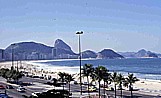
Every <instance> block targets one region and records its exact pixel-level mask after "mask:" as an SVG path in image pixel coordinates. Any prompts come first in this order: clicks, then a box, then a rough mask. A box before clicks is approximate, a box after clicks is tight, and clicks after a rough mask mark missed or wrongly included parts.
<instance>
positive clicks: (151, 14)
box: [0, 0, 161, 53]
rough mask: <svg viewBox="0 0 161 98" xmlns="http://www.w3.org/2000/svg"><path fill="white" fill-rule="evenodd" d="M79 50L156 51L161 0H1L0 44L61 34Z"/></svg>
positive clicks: (52, 38) (48, 39)
mask: <svg viewBox="0 0 161 98" xmlns="http://www.w3.org/2000/svg"><path fill="white" fill-rule="evenodd" d="M81 30H83V31H84V34H83V35H82V36H81V41H82V50H87V49H91V50H94V51H96V52H97V51H100V50H102V49H103V48H111V49H114V50H115V51H138V50H139V49H142V48H145V49H147V50H151V51H155V52H160V53H161V44H160V42H161V0H0V48H3V49H4V48H6V47H7V46H9V45H10V44H11V43H13V42H16V43H17V42H23V41H36V42H41V43H44V44H46V45H49V46H53V45H54V41H55V40H56V39H57V38H60V39H63V40H64V41H65V42H66V43H67V44H69V45H70V46H71V47H72V49H73V50H74V51H75V52H77V50H78V49H77V47H78V36H77V35H76V34H75V33H76V31H81Z"/></svg>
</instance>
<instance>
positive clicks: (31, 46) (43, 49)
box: [5, 42, 52, 54]
mask: <svg viewBox="0 0 161 98" xmlns="http://www.w3.org/2000/svg"><path fill="white" fill-rule="evenodd" d="M12 49H13V50H14V54H18V53H24V52H25V53H29V54H30V53H32V52H37V53H51V49H52V47H49V46H46V45H43V44H40V43H35V42H21V43H15V44H11V45H10V46H9V47H7V48H6V49H5V53H6V52H7V53H11V52H12Z"/></svg>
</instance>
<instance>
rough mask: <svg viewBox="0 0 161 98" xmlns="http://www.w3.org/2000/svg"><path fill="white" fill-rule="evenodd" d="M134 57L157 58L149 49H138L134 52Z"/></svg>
mask: <svg viewBox="0 0 161 98" xmlns="http://www.w3.org/2000/svg"><path fill="white" fill-rule="evenodd" d="M135 56H136V57H155V58H157V57H158V56H157V54H155V53H153V52H151V51H146V50H145V49H141V50H139V51H138V52H137V53H135Z"/></svg>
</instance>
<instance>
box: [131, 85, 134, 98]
mask: <svg viewBox="0 0 161 98" xmlns="http://www.w3.org/2000/svg"><path fill="white" fill-rule="evenodd" d="M132 90H133V89H132V87H131V85H130V91H131V98H133V94H132Z"/></svg>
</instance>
